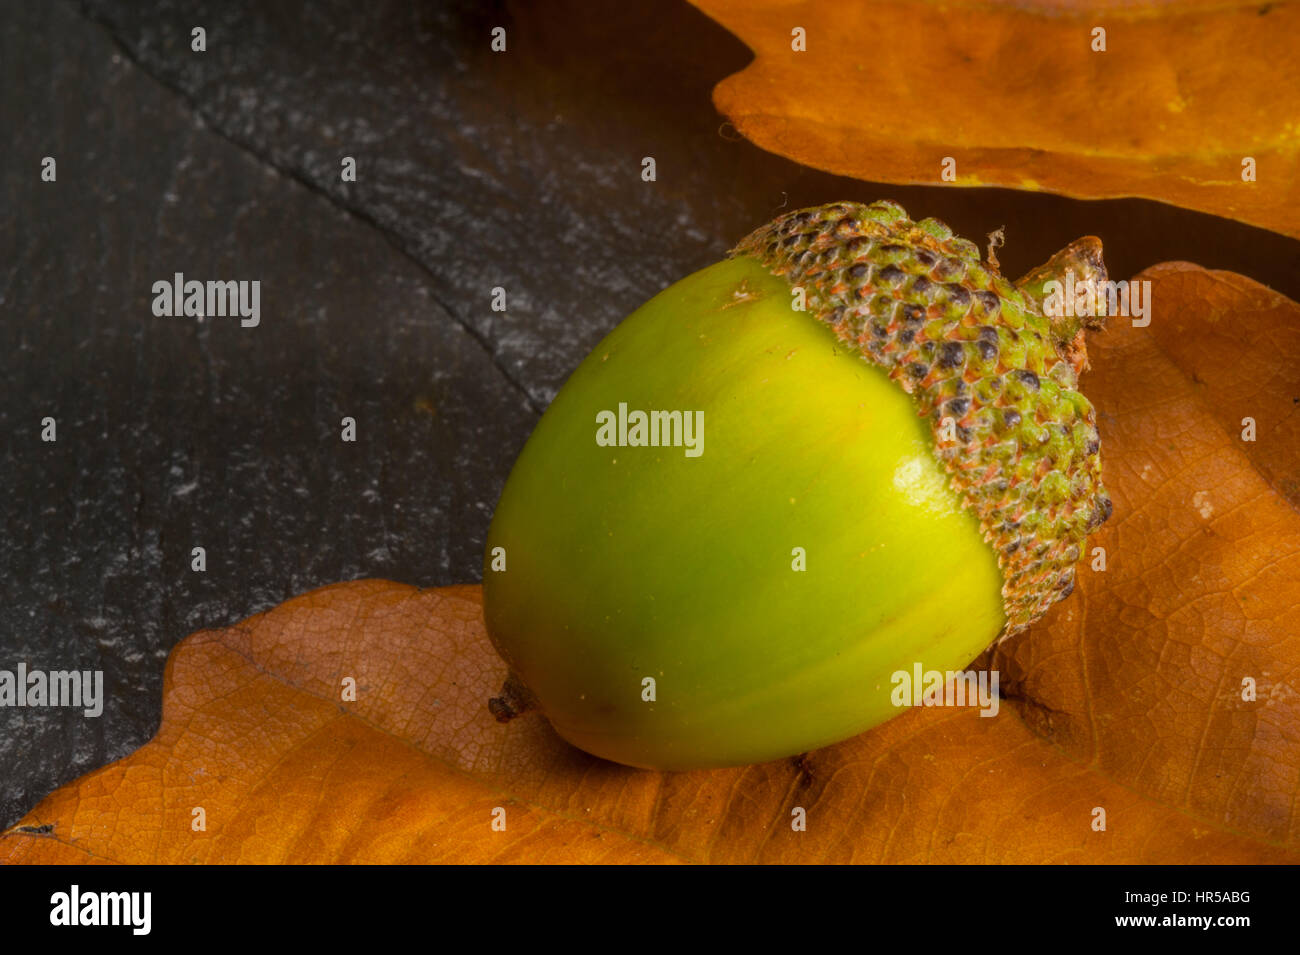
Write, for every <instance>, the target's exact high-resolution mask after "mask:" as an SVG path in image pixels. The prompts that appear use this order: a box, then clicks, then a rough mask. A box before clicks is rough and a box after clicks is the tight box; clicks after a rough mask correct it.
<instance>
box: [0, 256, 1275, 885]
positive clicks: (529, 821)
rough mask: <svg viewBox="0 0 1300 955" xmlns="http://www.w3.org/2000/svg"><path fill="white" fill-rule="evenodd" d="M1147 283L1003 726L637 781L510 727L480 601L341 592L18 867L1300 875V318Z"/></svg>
mask: <svg viewBox="0 0 1300 955" xmlns="http://www.w3.org/2000/svg"><path fill="white" fill-rule="evenodd" d="M1137 278H1138V279H1146V280H1150V281H1151V282H1152V283H1153V284H1152V289H1151V295H1152V302H1153V313H1152V321H1151V324H1150V326H1149V327H1147V328H1134V327H1132V326H1131V324H1130V322H1129V321H1128V320H1126V319H1123V318H1114V319H1112V320H1111V327H1110V329H1109V330H1108V331H1107V332H1106V333H1104V334H1102V335H1100V336H1099V337H1097V338H1095V339H1094V340H1093V342H1092V350H1091V353H1092V363H1093V370H1092V371H1091V372H1089V373H1088V374H1087V375H1086V377H1085V379H1084V386H1085V388H1086V389H1087V392H1088V394H1089V395H1090V396H1091V397H1092V398H1093V400H1094V401H1095V402H1096V404H1097V406H1098V409H1099V414H1100V427H1101V433H1102V437H1103V448H1102V453H1103V455H1104V458H1105V467H1106V480H1107V486H1108V487H1109V488H1110V490H1111V494H1112V496H1113V497H1114V501H1115V515H1114V517H1112V519H1111V521H1110V522H1109V523H1108V524H1107V525H1106V526H1105V527H1104V528H1103V530H1102V531H1101V532H1100V533H1098V534H1097V535H1096V536H1095V538H1093V539H1091V540H1090V542H1089V544H1090V547H1100V548H1104V550H1105V555H1106V558H1105V559H1106V564H1105V570H1096V569H1093V567H1094V564H1097V554H1096V553H1095V552H1094V553H1090V554H1088V555H1085V563H1084V566H1083V568H1082V569H1081V572H1080V574H1079V586H1078V590H1077V591H1076V593H1075V595H1074V596H1073V597H1072V598H1070V599H1068V600H1065V601H1063V602H1061V603H1060V604H1057V605H1056V607H1055V608H1054V609H1053V611H1052V612H1051V613H1050V614H1049V615H1048V616H1047V617H1046V618H1044V619H1043V620H1042V621H1041V622H1040V623H1039V624H1037V625H1036V626H1035V627H1033V628H1032V629H1031V630H1030V631H1029V632H1028V633H1026V634H1024V635H1023V636H1021V637H1019V638H1017V639H1015V640H1013V641H1009V642H1008V643H1006V644H1004V645H1003V646H1002V647H1001V648H1000V649H999V650H998V651H997V652H996V653H995V654H990V655H989V657H988V658H986V660H985V661H984V662H992V664H993V665H994V666H996V667H997V669H998V670H999V672H1000V674H1001V676H1002V681H1003V683H1002V686H1003V690H1004V694H1005V699H1004V703H1003V706H1002V708H1001V711H1000V712H999V714H998V715H997V716H996V717H994V718H991V719H990V718H983V717H981V716H979V714H978V712H977V711H976V710H974V709H922V708H917V709H913V710H911V711H909V712H907V713H904V714H903V715H901V716H900V717H898V718H897V719H895V720H892V721H890V722H888V723H886V724H885V725H883V726H881V727H879V728H878V729H876V730H873V731H872V732H870V733H867V734H865V735H863V736H860V737H858V738H856V739H853V740H849V741H847V742H845V743H841V744H839V745H837V746H832V747H829V748H827V749H823V750H819V751H817V752H814V753H810V754H808V755H807V756H805V757H803V758H801V759H799V760H783V761H779V762H774V763H768V764H764V765H760V766H751V767H748V768H743V769H735V770H725V771H717V772H691V773H678V774H672V773H668V774H665V773H654V772H645V771H640V770H632V769H627V768H625V767H622V766H616V765H614V764H611V763H606V762H602V761H600V760H597V759H594V758H591V757H588V756H586V755H585V754H583V753H581V752H578V751H577V750H574V749H572V748H570V747H569V746H567V745H566V744H565V743H563V742H562V741H560V740H559V739H558V738H557V737H556V736H555V735H554V734H553V733H552V732H551V730H550V729H549V727H548V725H547V724H546V722H545V720H544V719H543V718H542V717H540V716H538V715H536V714H527V715H524V716H521V717H519V718H516V719H515V720H513V721H512V722H510V723H507V724H501V723H498V722H496V721H495V720H494V719H493V718H492V716H491V715H490V714H489V712H488V709H487V706H486V701H487V699H488V698H489V697H490V696H492V695H493V694H495V693H496V692H497V690H498V688H499V687H500V685H501V682H502V678H503V676H504V674H505V668H504V666H503V665H502V663H501V662H500V661H499V660H498V659H497V657H496V655H495V653H493V651H492V649H491V646H490V645H489V643H488V641H487V639H486V637H485V635H484V632H483V625H482V618H481V607H480V598H479V589H478V588H477V587H449V588H443V589H439V590H425V591H420V590H417V589H416V588H413V587H409V586H405V585H401V584H395V583H387V582H382V581H360V582H355V583H345V584H337V585H334V586H331V587H326V588H324V589H322V590H318V591H315V592H312V593H309V594H306V595H304V596H301V597H297V598H295V599H293V600H290V601H288V602H287V603H285V604H283V605H281V606H280V607H277V608H276V609H274V610H271V611H269V612H268V613H264V614H260V615H258V616H256V617H253V618H251V619H250V620H248V621H246V622H244V623H242V624H240V625H238V626H234V627H230V628H228V629H225V630H218V631H206V632H201V633H197V634H195V635H194V636H192V637H190V638H189V639H187V640H185V641H183V642H182V643H181V644H180V646H178V647H177V649H176V651H175V652H174V653H173V654H172V657H171V659H170V661H169V663H168V667H167V674H166V686H165V691H164V692H165V700H164V711H163V722H162V727H161V729H160V730H159V731H158V735H157V736H156V737H155V739H154V740H153V741H152V742H150V743H149V744H148V745H146V746H145V747H143V748H142V749H140V750H139V751H138V752H136V753H135V754H133V755H132V756H130V757H128V758H126V759H124V760H122V761H120V762H117V763H114V764H111V765H109V766H106V767H104V768H103V769H101V770H98V771H97V772H94V773H91V774H90V775H88V776H85V777H84V778H82V779H80V780H78V781H76V782H74V783H72V784H70V785H68V786H66V787H64V788H63V789H60V790H58V791H57V792H55V793H54V794H53V795H51V796H50V797H49V798H47V799H46V800H44V801H43V802H42V803H41V804H40V805H39V806H37V807H36V808H35V809H34V810H33V811H32V812H31V813H30V814H29V815H28V816H27V817H26V818H25V819H23V820H22V821H21V822H20V823H19V825H18V826H17V827H15V828H13V829H10V830H9V831H8V832H7V833H5V834H4V835H3V836H0V861H8V862H80V861H120V862H178V863H181V862H281V861H285V862H327V861H328V862H335V861H356V862H361V861H364V862H396V861H430V862H437V861H442V862H446V861H454V862H488V861H492V862H502V861H546V862H670V861H709V862H749V861H759V862H813V861H829V862H1072V863H1094V862H1096V863H1101V862H1148V863H1190V862H1268V863H1280V862H1290V863H1295V862H1300V817H1298V815H1297V811H1298V809H1300V798H1298V796H1297V793H1298V792H1300V514H1297V507H1296V503H1297V502H1296V496H1295V487H1296V479H1297V475H1300V441H1298V440H1297V433H1298V432H1297V425H1300V306H1297V305H1296V304H1295V303H1294V302H1291V301H1289V300H1287V299H1285V298H1282V297H1281V296H1279V295H1277V294H1275V293H1273V292H1271V291H1269V290H1268V289H1265V288H1263V287H1262V286H1259V285H1257V284H1255V283H1253V282H1251V281H1249V280H1247V279H1244V278H1241V277H1240V276H1236V275H1231V274H1227V273H1221V272H1208V271H1205V270H1202V269H1200V268H1198V267H1196V266H1190V265H1185V264H1181V263H1173V264H1167V265H1162V266H1158V267H1156V268H1153V269H1150V270H1148V271H1147V272H1145V273H1143V274H1142V275H1140V276H1138V277H1137ZM1247 417H1251V418H1254V419H1255V422H1256V440H1255V441H1253V442H1251V441H1246V440H1244V439H1243V437H1242V434H1243V430H1244V426H1243V424H1242V419H1243V418H1247ZM1098 566H1099V565H1098ZM347 677H351V678H352V679H354V680H355V683H356V701H355V702H345V701H344V700H343V699H342V698H341V697H342V688H343V686H344V680H345V678H347ZM1245 681H1253V684H1254V687H1255V690H1254V699H1253V700H1250V699H1244V698H1243V695H1246V696H1249V695H1250V694H1244V688H1245V687H1246V686H1247V683H1246V682H1245ZM796 807H803V808H804V809H805V810H806V813H807V830H806V831H802V832H797V831H793V830H792V828H791V819H792V812H793V810H794V809H795V808H796ZM196 808H202V810H203V816H204V819H205V823H206V829H205V831H198V832H196V831H194V829H193V823H194V820H195V818H196V815H195V809H196ZM497 808H500V809H503V810H504V818H505V822H506V828H505V830H504V831H499V830H494V829H493V827H492V821H493V819H494V810H495V809H497ZM1097 809H1103V810H1104V811H1105V822H1106V825H1105V829H1104V831H1098V830H1096V829H1094V827H1093V822H1094V819H1097V818H1099V816H1098V815H1097V813H1096V812H1095V811H1096V810H1097ZM495 818H498V819H499V818H501V814H500V813H496V814H495ZM41 827H50V828H49V829H48V831H44V832H42V831H39V830H40V829H41Z"/></svg>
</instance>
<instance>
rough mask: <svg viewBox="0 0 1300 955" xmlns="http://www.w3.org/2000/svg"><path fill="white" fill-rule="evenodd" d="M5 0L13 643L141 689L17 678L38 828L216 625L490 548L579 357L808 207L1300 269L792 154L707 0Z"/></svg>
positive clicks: (9, 730) (1023, 247) (21, 759)
mask: <svg viewBox="0 0 1300 955" xmlns="http://www.w3.org/2000/svg"><path fill="white" fill-rule="evenodd" d="M0 7H2V8H3V10H4V14H5V15H4V21H3V24H4V25H3V28H2V30H3V33H2V34H0V51H2V55H0V63H2V64H3V67H2V68H3V70H4V86H3V97H4V110H3V115H4V125H5V132H6V134H7V135H6V142H5V145H4V160H3V164H2V166H3V177H4V184H3V189H4V193H3V194H4V203H3V208H0V220H3V226H4V229H3V238H2V239H0V243H2V245H0V250H2V251H3V255H2V256H0V268H3V273H2V274H3V282H2V284H0V296H2V299H0V363H2V367H0V473H2V474H3V479H4V480H3V490H4V495H3V498H2V499H0V574H2V575H3V588H4V590H3V597H4V599H3V601H0V669H10V670H12V669H14V668H15V667H16V666H17V664H18V663H19V662H23V663H26V664H27V665H28V666H29V667H32V668H39V669H60V670H62V669H91V670H94V669H99V670H103V671H104V677H105V683H106V689H107V700H106V704H105V707H104V712H103V715H102V716H100V717H99V718H97V719H88V718H85V717H83V716H82V715H81V713H80V711H75V710H69V709H22V710H20V709H13V708H6V709H3V710H0V826H3V825H8V824H10V823H12V822H13V821H14V820H16V819H18V818H19V817H20V816H21V815H22V814H23V813H24V812H26V810H28V809H29V808H31V806H32V805H34V804H35V803H36V802H37V801H38V800H39V799H40V798H41V797H43V796H44V795H46V794H47V793H48V792H50V791H51V790H52V789H54V788H56V787H57V786H59V785H61V784H63V783H65V782H68V781H70V780H71V779H73V778H75V777H76V776H78V775H80V774H82V773H84V772H86V771H88V770H90V769H93V768H95V767H96V766H99V765H102V764H103V763H105V762H107V761H109V760H112V759H116V758H119V757H122V756H124V755H126V754H128V753H129V752H131V751H132V750H134V749H135V748H137V747H138V746H140V745H141V744H143V743H144V742H145V741H147V740H148V738H149V737H150V736H151V735H152V734H153V732H154V730H155V729H156V727H157V723H158V719H159V716H160V712H161V698H160V696H161V685H162V672H163V664H164V662H165V660H166V657H167V654H168V652H169V651H170V650H171V648H172V647H173V646H174V645H175V644H176V643H177V642H178V641H179V640H181V639H182V638H184V637H185V636H186V635H188V634H189V633H191V632H193V631H194V630H196V629H201V628H204V627H215V626H222V625H225V624H229V623H232V622H235V621H238V620H240V619H242V618H244V617H246V616H248V615H249V614H252V613H255V612H257V611H260V610H264V609H266V608H268V607H271V606H274V605H275V604H277V603H279V602H281V601H282V600H284V599H285V598H287V597H289V596H292V595H293V594H296V593H300V592H302V591H304V590H308V589H311V588H313V587H317V586H320V585H323V584H327V583H331V582H334V581H338V580H346V579H352V578H357V577H386V578H392V579H396V580H401V581H406V582H409V583H414V584H419V585H425V586H434V585H441V584H449V583H455V582H465V581H475V580H478V579H479V576H480V555H481V548H482V543H483V538H484V535H485V532H486V529H487V525H488V521H489V519H490V516H491V511H492V508H493V506H494V504H495V502H496V498H497V495H498V493H499V492H500V488H501V486H502V483H503V482H504V480H505V477H506V474H507V473H508V471H509V468H510V465H511V463H512V461H513V459H514V456H515V455H516V453H517V452H518V450H519V448H520V447H521V446H522V444H523V441H524V440H525V438H526V437H527V435H528V433H529V431H530V429H531V427H532V425H533V424H534V423H535V421H536V419H537V416H538V415H539V414H540V412H541V410H542V409H544V408H545V406H546V405H547V403H548V402H549V401H550V400H551V398H552V397H553V396H554V394H555V392H556V390H557V389H558V388H559V386H560V385H561V384H562V383H563V381H564V379H565V377H566V376H567V375H568V373H569V372H570V371H571V370H572V368H573V367H574V366H575V365H576V364H577V362H578V361H579V360H581V358H582V357H583V355H584V354H585V353H586V352H587V351H588V349H590V348H591V346H593V345H594V344H595V342H596V341H598V340H599V338H600V337H601V336H602V335H604V334H605V333H606V332H607V331H608V330H609V329H610V328H611V327H613V325H614V324H615V323H616V322H617V321H618V320H619V319H620V318H621V317H622V316H624V315H625V314H627V313H628V312H630V311H631V310H632V309H633V308H635V307H636V306H637V305H639V304H640V303H641V302H643V301H644V300H646V299H647V298H649V297H650V296H651V295H653V294H654V293H655V292H657V291H659V290H660V289H661V288H663V287H664V286H666V285H668V284H670V283H671V282H672V281H674V280H675V279H677V278H680V277H682V276H684V275H686V274H688V273H690V272H691V271H694V270H696V269H699V268H702V267H704V266H705V265H707V264H709V263H710V262H713V261H715V260H717V259H718V258H720V257H721V256H722V255H723V254H724V253H725V252H726V250H727V248H729V247H730V245H732V244H733V243H734V242H735V241H736V240H738V239H739V238H740V237H742V236H743V235H744V234H745V233H747V232H748V231H750V230H751V229H753V228H754V227H756V226H758V225H760V224H761V223H762V222H764V221H766V220H767V219H769V218H770V217H771V216H772V215H774V214H775V213H777V212H778V211H780V210H781V209H788V208H797V207H799V206H803V205H815V204H821V203H824V202H828V201H832V200H837V199H855V200H863V201H869V200H872V199H876V198H882V197H888V198H894V199H897V200H898V201H900V202H902V203H903V205H904V206H905V207H906V208H907V209H908V210H909V212H911V213H912V215H913V216H914V217H915V218H921V217H923V216H927V215H933V216H937V217H939V218H942V219H944V220H945V221H947V222H948V223H949V224H950V225H951V226H952V227H953V228H954V229H955V230H956V231H957V232H958V233H959V234H963V235H967V236H969V237H971V238H975V239H979V238H980V237H982V236H983V235H984V234H986V233H987V232H989V231H991V230H993V229H995V228H997V227H998V226H1006V227H1007V237H1008V244H1007V245H1006V246H1005V247H1004V248H1003V249H1002V250H1001V251H1000V253H999V255H1000V258H1001V259H1002V262H1003V265H1004V269H1005V271H1006V272H1008V273H1009V274H1019V273H1020V272H1023V271H1025V270H1027V269H1028V268H1029V267H1031V266H1033V265H1036V264H1037V263H1039V262H1040V261H1042V260H1044V259H1046V258H1047V257H1048V255H1050V254H1051V252H1053V251H1055V250H1056V249H1057V248H1059V247H1060V246H1062V245H1064V244H1065V243H1066V242H1067V241H1068V240H1070V239H1072V238H1074V237H1076V236H1078V235H1082V234H1085V233H1095V234H1097V235H1100V236H1101V237H1102V238H1103V240H1104V241H1105V243H1106V250H1107V251H1106V257H1107V261H1108V264H1109V265H1110V267H1111V270H1112V274H1113V275H1115V276H1127V275H1131V274H1132V273H1133V272H1136V271H1137V270H1139V269H1141V268H1142V267H1144V266H1146V265H1149V264H1151V263H1154V262H1159V261H1164V260H1167V259H1188V260H1192V261H1197V262H1199V263H1201V264H1203V265H1207V266H1212V267H1219V268H1229V269H1233V270H1235V271H1240V272H1243V273H1244V274H1247V275H1251V276H1253V277H1255V278H1257V279H1259V280H1261V281H1264V282H1268V283H1270V284H1273V285H1274V286H1275V287H1278V288H1280V289H1282V290H1283V291H1285V292H1287V293H1288V294H1290V295H1292V296H1293V297H1295V296H1297V295H1300V288H1297V284H1300V276H1298V275H1297V274H1296V269H1295V265H1296V262H1297V252H1296V249H1297V244H1296V243H1294V242H1292V241H1290V240H1286V239H1283V238H1281V237H1278V236H1273V235H1270V234H1268V233H1264V232H1261V231H1259V230H1254V229H1250V228H1247V227H1245V226H1240V225H1236V224H1233V223H1226V222H1222V221H1220V220H1216V219H1213V218H1211V217H1207V216H1201V215H1197V214H1195V213H1191V212H1186V211H1183V210H1178V209H1173V208H1170V207H1165V206H1160V205H1158V204H1155V203H1149V202H1141V201H1134V200H1126V201H1114V202H1104V203H1083V202H1075V201H1072V200H1068V199H1062V198H1057V197H1052V196H1043V195H1017V194H1013V193H1009V192H1006V191H1003V190H957V189H945V188H942V187H906V188H903V187H894V186H880V185H873V184H870V183H860V182H854V181H851V180H845V179H839V178H836V177H832V176H828V175H825V174H822V173H818V172H815V171H812V170H808V169H803V168H801V167H799V166H796V165H794V164H792V163H790V162H788V161H786V160H783V159H780V158H779V157H776V156H772V155H769V154H767V153H764V152H763V151H761V150H759V149H757V148H756V147H754V146H752V145H750V144H749V143H747V142H745V141H743V140H741V139H739V138H738V137H737V136H736V134H735V133H734V131H733V130H730V128H729V127H727V126H725V125H724V123H723V119H722V117H720V116H719V115H718V114H717V113H716V111H715V110H714V109H713V107H712V105H711V101H710V91H711V89H712V87H713V85H714V83H716V82H717V81H718V80H719V79H721V78H722V77H723V76H725V75H727V74H728V73H731V72H734V71H735V70H737V69H740V68H742V67H743V66H744V64H745V63H746V62H747V61H748V59H749V54H748V52H747V50H746V49H745V47H744V46H743V45H742V44H741V43H739V42H738V41H737V40H735V39H734V38H733V37H731V36H730V35H729V34H727V33H726V32H725V31H723V30H722V29H721V28H719V27H718V26H717V25H715V24H714V23H712V22H711V21H710V20H708V19H707V18H706V17H705V16H703V15H702V14H700V13H699V12H698V11H696V10H694V9H693V8H691V7H689V6H687V5H685V4H681V5H673V4H668V3H662V2H657V0H654V2H652V0H634V2H627V3H620V4H602V5H599V13H593V6H592V5H590V4H584V3H579V2H576V0H554V2H546V3H542V2H537V3H517V4H491V3H481V2H472V0H466V2H463V3H434V2H414V0H408V2H376V3H365V4H359V3H356V2H355V0H349V2H319V3H311V4H306V3H304V4H301V5H297V6H295V5H293V4H264V3H255V2H252V0H209V2H198V3H176V2H167V0H144V2H141V0H131V2H127V0H116V2H110V0H87V2H84V3H80V4H73V3H58V2H50V3H41V4H31V3H25V2H20V0H3V3H0ZM197 26H201V27H203V28H204V29H205V30H206V39H207V51H206V52H202V53H199V52H195V51H193V50H192V49H191V43H190V41H191V30H192V29H193V28H194V27H197ZM494 26H504V27H505V28H506V30H507V50H506V52H505V53H494V52H492V50H491V49H490V47H489V42H490V31H491V30H492V28H493V27H494ZM45 156H52V157H54V158H55V159H56V161H57V164H58V165H57V173H58V177H57V180H56V181H55V182H52V183H47V182H42V181H41V179H40V170H41V161H42V158H43V157H45ZM345 156H351V157H354V158H355V160H356V167H357V181H356V182H343V181H342V180H341V177H340V170H341V160H342V158H343V157H345ZM647 156H650V157H653V158H654V159H655V161H656V165H657V180H656V181H655V182H652V183H648V182H645V181H643V180H642V178H641V169H642V159H643V158H644V157H647ZM176 272H183V273H185V275H186V276H187V277H190V278H198V279H236V280H240V279H242V280H250V281H251V280H258V281H260V282H261V289H262V292H261V321H260V324H259V325H258V326H257V327H256V328H243V327H240V325H239V322H238V319H235V318H209V319H205V320H204V321H202V322H199V321H197V320H195V319H192V318H176V317H172V318H167V317H161V318H160V317H155V316H154V315H153V313H152V309H151V302H152V297H153V296H152V292H151V288H152V285H153V283H154V282H156V281H159V280H167V279H170V278H171V277H172V275H173V274H174V273H176ZM498 286H500V287H503V288H505V289H506V294H507V301H508V310H507V311H506V312H504V313H499V312H494V311H492V309H491V308H490V303H491V298H492V290H493V288H495V287H498ZM47 416H48V417H52V418H54V419H55V422H56V428H57V440H56V441H54V442H45V441H42V440H41V434H40V433H41V422H42V419H43V418H45V417H47ZM345 416H350V417H352V418H354V419H355V420H356V429H357V440H356V441H355V442H354V443H345V442H344V441H342V440H341V429H342V425H341V420H342V418H344V417H345ZM196 546H201V547H203V548H205V550H206V555H207V569H206V572H204V573H196V572H194V571H193V570H191V552H192V548H194V547H196Z"/></svg>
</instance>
